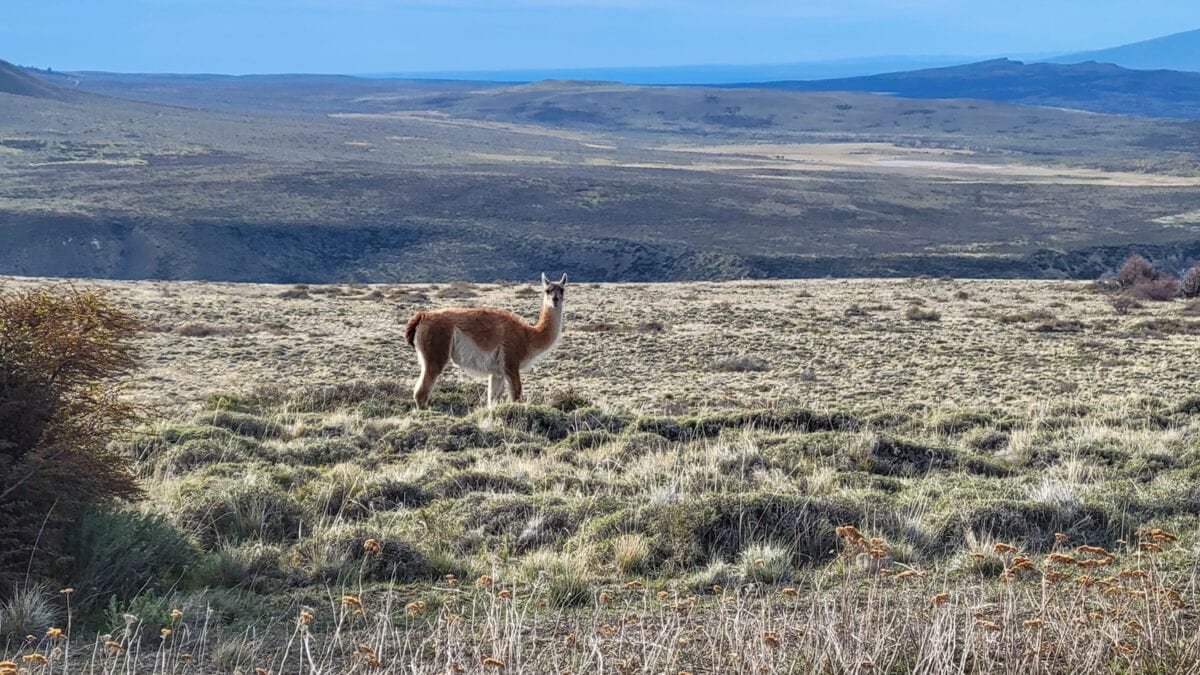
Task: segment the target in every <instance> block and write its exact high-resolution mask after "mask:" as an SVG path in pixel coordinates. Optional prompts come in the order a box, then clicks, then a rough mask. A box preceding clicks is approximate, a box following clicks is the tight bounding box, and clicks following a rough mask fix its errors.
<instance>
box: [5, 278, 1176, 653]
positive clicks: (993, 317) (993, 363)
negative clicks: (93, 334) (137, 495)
mask: <svg viewBox="0 0 1200 675" xmlns="http://www.w3.org/2000/svg"><path fill="white" fill-rule="evenodd" d="M5 283H6V285H7V286H8V287H10V288H13V287H22V286H25V285H29V284H33V283H38V282H37V281H34V280H23V279H13V280H8V281H6V282H5ZM88 285H89V286H90V285H92V283H91V282H89V283H88ZM95 285H97V286H101V287H105V288H109V289H111V293H112V294H113V296H114V297H115V298H118V299H120V300H121V301H122V302H124V303H126V304H127V305H128V306H130V307H132V308H134V310H135V311H136V312H137V313H138V314H139V316H141V317H142V318H143V319H145V320H146V321H147V323H148V324H149V325H150V327H151V329H150V331H149V332H148V333H147V334H146V336H145V337H144V339H143V341H142V346H143V348H144V359H143V360H144V367H143V369H142V370H141V372H140V373H139V374H138V376H137V378H136V380H135V381H134V382H133V383H132V384H133V391H132V394H133V395H134V397H135V398H136V399H137V400H138V401H139V402H140V403H143V404H145V405H147V406H149V407H150V408H149V412H148V415H147V421H146V423H145V425H144V426H142V427H141V428H139V429H138V430H137V432H136V433H135V434H134V435H133V436H131V437H129V438H128V439H126V440H124V441H122V442H121V448H122V449H123V450H124V451H126V452H127V453H128V454H129V456H130V457H131V458H132V460H133V461H134V463H135V466H136V468H137V472H138V474H139V475H140V477H141V480H142V482H143V485H144V487H145V489H146V490H147V493H148V496H147V499H146V500H145V502H144V503H142V504H140V505H138V506H137V507H136V508H134V509H129V510H125V511H118V512H112V513H104V514H97V515H96V516H95V517H94V518H90V519H88V520H87V521H86V522H82V523H80V525H79V526H80V534H79V535H78V537H77V539H78V541H79V549H80V550H79V551H78V553H77V556H76V560H75V561H74V562H73V563H72V565H73V568H72V569H73V570H74V575H73V576H72V577H71V579H72V581H71V583H72V586H73V588H74V592H73V593H71V594H69V595H66V596H64V595H60V594H59V593H58V590H59V589H57V588H51V589H46V588H34V589H26V590H25V591H24V592H23V594H22V596H21V602H24V603H25V606H27V607H28V608H30V610H29V611H26V612H24V613H23V614H21V616H23V617H25V619H23V623H20V624H19V626H18V625H17V624H15V623H14V620H13V617H14V615H15V614H17V612H15V610H14V609H13V607H14V606H15V605H14V602H15V601H14V602H10V603H9V604H8V605H6V606H4V607H3V608H0V609H3V611H2V612H0V632H5V633H6V634H8V636H9V637H8V638H7V642H4V643H0V644H3V645H4V647H3V650H2V651H0V658H10V659H12V661H13V663H14V665H15V669H18V670H20V669H24V670H28V671H29V672H30V673H43V672H51V669H53V671H54V672H64V671H67V672H83V671H86V670H88V669H89V668H90V669H92V670H93V671H94V672H122V673H124V672H164V673H165V672H242V673H253V672H256V671H255V669H256V668H261V669H263V670H265V671H267V672H271V673H281V672H305V673H308V672H327V673H334V672H362V673H365V672H377V671H380V670H382V671H384V672H421V673H426V672H443V673H458V672H522V673H542V672H545V673H561V672H567V671H569V672H573V673H590V672H605V673H608V672H612V673H637V672H655V673H679V672H691V673H700V672H704V673H728V672H745V673H757V672H795V673H807V672H817V671H825V672H832V673H845V672H861V673H868V672H908V671H920V672H939V673H940V672H1021V671H1032V672H1144V671H1152V672H1194V671H1195V667H1196V666H1195V664H1196V663H1197V662H1198V661H1200V638H1198V637H1197V629H1198V628H1200V619H1198V616H1197V613H1196V611H1197V602H1198V600H1200V597H1198V595H1197V588H1198V584H1200V547H1198V545H1197V534H1198V530H1200V528H1198V527H1197V514H1200V488H1197V487H1196V486H1197V482H1196V481H1197V479H1198V478H1200V399H1197V398H1195V395H1196V392H1195V388H1194V381H1195V380H1194V377H1195V373H1196V372H1197V367H1198V366H1200V353H1198V350H1197V349H1196V348H1195V339H1196V337H1195V336H1196V334H1197V333H1200V317H1197V316H1194V315H1195V314H1196V308H1194V307H1191V306H1189V305H1188V304H1186V303H1185V301H1173V302H1161V303H1147V305H1146V306H1145V307H1140V308H1139V307H1134V308H1130V309H1129V310H1128V313H1126V314H1120V315H1118V314H1116V313H1115V312H1114V310H1113V307H1112V305H1111V304H1110V303H1109V301H1108V300H1107V299H1106V297H1105V296H1103V295H1101V294H1098V293H1096V292H1095V291H1094V290H1093V289H1092V288H1091V287H1090V285H1088V284H1083V283H1063V282H1058V283H1053V282H1012V281H1004V282H998V281H957V280H938V279H916V280H890V281H878V280H861V281H845V280H820V281H803V282H770V283H768V282H736V283H720V284H717V283H713V284H701V283H697V284H653V285H640V284H613V285H589V284H573V285H569V286H568V290H567V299H566V322H567V323H566V332H565V333H564V337H563V341H562V344H561V346H560V348H559V350H558V351H557V352H556V353H555V354H554V355H553V356H551V357H550V358H548V359H547V360H546V361H544V362H543V363H542V364H540V365H539V366H538V368H537V369H536V370H535V371H533V372H532V373H531V374H530V375H528V376H527V378H526V382H527V385H526V388H527V392H528V395H529V397H530V399H531V401H530V403H529V404H527V405H513V404H506V405H502V406H499V407H497V408H496V409H494V410H490V411H489V410H486V409H484V408H483V407H482V405H481V398H482V393H483V386H482V385H481V384H478V383H473V382H469V381H466V380H463V379H461V378H460V377H459V376H458V374H457V373H455V372H453V371H451V372H450V373H448V375H447V376H446V377H444V378H443V380H442V382H441V383H439V387H438V388H437V389H436V390H435V397H434V402H433V410H432V411H430V412H426V413H417V412H415V411H413V410H412V405H411V399H410V388H411V381H412V378H413V377H414V376H415V374H416V372H415V371H416V364H415V358H414V357H413V355H412V352H411V350H410V349H409V348H408V346H407V345H405V344H404V343H403V340H402V337H401V336H400V327H401V326H402V322H403V321H404V320H405V319H407V317H408V315H409V314H410V313H411V312H412V311H415V310H416V309H418V308H425V307H429V306H444V305H451V304H484V303H486V304H491V305H498V306H503V307H507V308H510V309H513V310H515V311H518V312H519V313H522V314H525V315H527V316H530V317H531V318H532V315H533V314H534V312H535V311H536V307H537V304H538V302H539V298H538V294H537V291H536V290H535V289H534V288H532V287H530V286H527V285H523V284H506V285H498V284H465V283H460V284H451V285H403V286H399V285H391V286H312V287H288V286H249V285H246V286H242V285H232V284H201V283H157V282H145V283H124V282H95ZM844 526H851V527H844ZM148 542H149V543H148ZM110 597H111V598H112V599H109V598H110ZM67 599H69V600H70V603H71V609H70V612H69V613H68V611H67V609H68V608H67V603H66V600H67ZM33 609H38V610H39V611H40V613H38V612H34V611H33ZM176 612H177V613H176ZM30 617H33V618H30ZM35 618H36V620H34V619H35ZM68 619H69V621H70V622H71V623H70V624H69V625H68V623H67V622H68ZM39 622H40V623H39ZM51 627H53V628H61V629H64V630H66V631H67V633H68V634H69V636H70V638H71V639H69V640H67V639H64V638H63V637H61V636H57V634H56V633H55V631H50V633H49V635H47V629H48V628H51ZM164 630H165V631H166V632H163V631H164ZM26 634H29V635H32V636H33V639H32V640H26V638H25V635H26ZM97 636H99V637H97ZM35 655H36V657H35ZM41 659H45V660H46V661H47V663H45V664H43V663H42V661H41ZM0 667H2V666H0Z"/></svg>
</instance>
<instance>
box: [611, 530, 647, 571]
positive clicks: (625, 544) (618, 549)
mask: <svg viewBox="0 0 1200 675" xmlns="http://www.w3.org/2000/svg"><path fill="white" fill-rule="evenodd" d="M612 560H613V567H615V568H616V570H617V573H618V574H620V575H621V576H632V575H637V574H642V573H644V572H645V571H646V568H647V564H648V563H649V561H650V544H649V542H647V541H646V538H645V537H644V536H642V535H640V534H622V535H620V536H618V537H615V538H613V540H612Z"/></svg>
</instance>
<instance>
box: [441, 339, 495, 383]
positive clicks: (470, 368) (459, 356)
mask: <svg viewBox="0 0 1200 675" xmlns="http://www.w3.org/2000/svg"><path fill="white" fill-rule="evenodd" d="M450 360H451V361H453V362H454V363H456V364H457V365H458V367H459V368H462V369H463V370H464V371H466V373H467V374H468V375H470V376H472V377H481V378H482V377H488V376H489V375H500V374H502V373H503V372H504V363H503V361H502V360H501V357H500V349H499V348H497V349H493V350H492V351H490V352H489V351H484V350H483V349H480V348H479V345H477V344H475V343H474V342H472V341H471V338H469V337H467V336H466V335H464V334H463V333H462V331H459V330H457V329H455V331H454V338H453V341H452V342H451V344H450Z"/></svg>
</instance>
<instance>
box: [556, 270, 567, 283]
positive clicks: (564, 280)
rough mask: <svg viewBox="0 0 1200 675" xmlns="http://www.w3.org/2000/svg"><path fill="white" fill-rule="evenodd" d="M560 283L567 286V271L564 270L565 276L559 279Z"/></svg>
mask: <svg viewBox="0 0 1200 675" xmlns="http://www.w3.org/2000/svg"><path fill="white" fill-rule="evenodd" d="M558 285H559V286H566V285H567V273H566V272H563V278H561V279H559V280H558Z"/></svg>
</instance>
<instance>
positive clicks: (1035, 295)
mask: <svg viewBox="0 0 1200 675" xmlns="http://www.w3.org/2000/svg"><path fill="white" fill-rule="evenodd" d="M37 282H38V280H24V279H11V280H8V281H7V282H6V283H8V284H10V285H14V286H21V285H25V284H31V283H37ZM88 285H97V286H100V287H103V288H107V289H111V291H112V292H113V293H114V294H115V296H116V297H117V298H119V299H120V300H122V301H125V302H128V303H130V305H131V306H132V307H133V308H134V310H135V311H136V312H137V313H138V314H139V315H140V316H142V317H143V318H145V319H146V320H148V321H149V322H151V324H153V325H154V326H156V327H157V330H156V332H153V333H151V334H149V335H148V336H147V338H146V339H145V341H144V347H145V352H146V355H145V359H144V364H143V368H142V370H141V373H140V375H139V381H138V389H139V392H140V394H139V396H140V398H141V400H142V401H144V402H148V403H154V404H163V403H164V402H170V403H173V404H178V405H184V406H186V405H187V404H189V403H191V402H195V401H199V400H202V399H203V397H204V396H206V395H207V394H208V393H210V392H213V391H229V390H238V389H249V388H252V387H254V386H256V385H259V384H272V385H281V386H298V385H304V386H311V385H316V384H333V383H338V382H345V381H347V380H353V379H368V380H369V379H376V378H387V379H408V378H412V377H415V376H416V373H417V366H416V359H415V357H414V356H413V353H412V350H411V349H410V348H409V347H408V345H406V344H405V343H404V340H403V336H402V334H401V332H402V330H401V329H402V328H403V324H404V321H406V320H407V318H408V317H409V316H410V315H411V314H412V312H414V311H416V310H418V309H422V308H426V307H431V306H451V305H463V304H470V305H493V306H499V307H504V308H507V309H511V310H513V311H515V312H517V313H518V314H521V315H523V316H527V317H529V318H530V320H533V319H534V318H536V314H537V311H538V299H537V297H536V295H533V294H530V293H529V292H528V291H529V286H527V285H525V284H505V285H495V284H479V285H477V286H476V288H475V289H474V291H473V292H474V293H475V294H476V295H475V296H474V297H464V298H459V297H450V298H443V297H438V296H439V292H438V291H439V289H440V288H442V287H439V286H435V285H412V284H410V285H403V286H357V287H350V286H320V287H313V288H311V289H308V290H307V291H304V294H305V295H306V296H307V297H302V298H281V297H279V296H280V295H281V294H288V292H289V291H290V290H293V289H292V288H291V287H287V286H270V285H257V284H224V283H202V282H111V281H101V282H88ZM914 301H919V302H920V303H922V304H921V306H922V307H924V308H926V309H927V310H931V311H936V312H937V313H938V314H940V316H941V320H940V321H924V322H913V321H908V320H906V319H905V312H906V311H907V309H908V308H909V307H910V306H911V305H912V304H913V303H914ZM1182 308H1183V304H1182V303H1180V302H1174V303H1150V304H1149V305H1147V306H1146V307H1145V308H1143V309H1139V310H1134V311H1133V312H1131V313H1130V314H1129V315H1126V316H1117V315H1116V314H1115V313H1114V312H1113V310H1112V307H1111V305H1110V304H1109V303H1108V302H1107V299H1106V297H1105V296H1103V295H1101V294H1097V293H1094V292H1092V291H1091V289H1090V287H1089V284H1087V283H1084V282H1048V281H974V280H953V281H940V280H934V279H930V280H873V279H864V280H858V279H849V280H808V281H746V282H726V283H707V282H697V283H687V284H586V283H573V284H571V285H570V287H569V289H568V296H567V300H566V332H565V334H564V338H563V341H562V344H561V346H560V348H559V350H558V351H557V352H556V353H555V354H554V355H553V356H552V357H550V358H548V359H546V360H545V361H543V362H542V363H541V364H539V366H538V367H537V369H536V370H535V371H534V372H533V373H531V374H530V375H529V376H528V378H527V382H528V384H527V388H528V390H529V391H530V395H531V396H533V397H534V398H537V397H545V396H548V395H549V394H550V393H551V392H553V391H556V390H559V389H563V388H565V387H566V386H567V385H568V384H570V385H573V386H574V387H575V388H576V389H578V390H579V391H580V393H581V394H582V395H584V396H586V397H587V398H589V399H591V400H592V401H594V402H596V403H597V404H599V405H602V406H604V407H608V408H614V409H623V410H646V411H678V410H688V411H691V410H696V409H703V408H706V407H721V406H737V407H761V406H762V405H766V404H771V403H776V404H782V403H794V404H797V405H801V406H806V407H814V408H837V409H852V408H853V409H861V408H864V407H869V408H876V409H879V410H895V409H899V408H903V407H905V406H908V405H912V404H920V405H934V406H941V405H945V406H950V407H954V406H958V407H966V408H978V407H989V408H990V407H1001V408H1011V409H1014V410H1023V409H1025V408H1026V407H1027V406H1028V405H1030V404H1032V403H1037V402H1043V403H1044V402H1051V401H1062V400H1072V399H1080V400H1086V401H1093V400H1095V399H1096V398H1103V397H1105V396H1115V397H1118V398H1125V397H1128V396H1131V395H1143V394H1144V395H1156V396H1161V397H1163V398H1178V397H1183V396H1187V395H1190V394H1191V393H1192V392H1193V391H1194V389H1193V382H1192V379H1191V376H1190V373H1195V372H1200V351H1197V350H1196V349H1194V337H1193V336H1190V335H1187V334H1167V335H1162V334H1158V333H1156V332H1155V331H1154V330H1153V326H1149V327H1148V324H1147V322H1148V320H1151V319H1178V318H1180V315H1181V311H1182ZM650 322H659V323H661V324H662V326H663V330H661V331H645V332H642V331H630V332H625V331H621V332H618V333H616V334H611V333H608V332H598V331H583V330H576V329H577V328H579V327H582V326H586V325H588V324H598V323H611V324H617V325H638V324H643V323H650ZM189 324H191V325H190V327H189ZM196 324H205V325H207V326H209V327H211V329H212V330H211V332H212V334H210V335H206V336H204V337H189V336H187V335H180V334H179V331H180V329H181V328H184V332H185V333H186V332H190V331H194V330H196ZM185 327H187V328H185ZM744 355H749V356H757V357H760V358H762V359H764V360H765V361H766V362H767V363H768V364H770V369H769V370H766V371H762V372H713V366H714V364H716V363H718V362H719V361H721V360H722V359H727V358H731V357H737V356H744ZM448 376H449V377H450V378H451V379H454V378H456V377H459V376H458V374H457V371H455V370H454V369H453V368H452V369H451V371H450V372H449V373H448Z"/></svg>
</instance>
